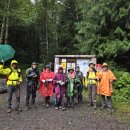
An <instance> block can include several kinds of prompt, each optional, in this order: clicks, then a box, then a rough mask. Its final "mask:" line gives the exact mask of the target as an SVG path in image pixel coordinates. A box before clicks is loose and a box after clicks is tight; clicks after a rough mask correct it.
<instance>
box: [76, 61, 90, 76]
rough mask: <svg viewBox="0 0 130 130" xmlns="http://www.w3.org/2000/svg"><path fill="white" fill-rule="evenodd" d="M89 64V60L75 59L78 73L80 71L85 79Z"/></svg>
mask: <svg viewBox="0 0 130 130" xmlns="http://www.w3.org/2000/svg"><path fill="white" fill-rule="evenodd" d="M89 63H90V59H77V66H79V67H80V71H82V73H83V76H84V77H86V74H87V70H88V68H89V66H88V65H89Z"/></svg>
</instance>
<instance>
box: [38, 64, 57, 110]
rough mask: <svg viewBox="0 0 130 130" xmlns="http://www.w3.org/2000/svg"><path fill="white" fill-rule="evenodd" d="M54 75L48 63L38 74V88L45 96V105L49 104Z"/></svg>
mask: <svg viewBox="0 0 130 130" xmlns="http://www.w3.org/2000/svg"><path fill="white" fill-rule="evenodd" d="M54 77H55V75H54V73H53V72H52V71H51V68H50V65H46V67H45V69H43V72H42V73H41V75H40V88H39V92H40V93H41V94H42V96H43V97H45V106H46V108H48V107H49V106H50V97H51V96H52V95H53V89H54V87H53V79H54Z"/></svg>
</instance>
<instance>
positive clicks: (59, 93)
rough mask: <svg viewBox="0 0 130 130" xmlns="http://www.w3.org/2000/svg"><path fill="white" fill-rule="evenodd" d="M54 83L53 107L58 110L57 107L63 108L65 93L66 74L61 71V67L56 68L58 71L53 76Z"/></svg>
mask: <svg viewBox="0 0 130 130" xmlns="http://www.w3.org/2000/svg"><path fill="white" fill-rule="evenodd" d="M53 83H54V89H55V94H56V97H55V100H56V102H55V109H56V110H58V109H59V108H62V110H65V109H66V108H65V102H64V99H65V94H66V88H65V84H66V75H65V74H64V73H63V67H61V66H60V67H59V68H58V72H57V73H56V75H55V78H54V80H53Z"/></svg>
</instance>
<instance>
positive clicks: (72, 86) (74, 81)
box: [66, 68, 81, 107]
mask: <svg viewBox="0 0 130 130" xmlns="http://www.w3.org/2000/svg"><path fill="white" fill-rule="evenodd" d="M80 84H81V81H80V79H79V78H78V77H76V75H75V72H74V69H73V68H70V69H68V74H67V93H66V96H67V106H68V107H73V106H74V97H75V96H76V95H77V92H78V85H80Z"/></svg>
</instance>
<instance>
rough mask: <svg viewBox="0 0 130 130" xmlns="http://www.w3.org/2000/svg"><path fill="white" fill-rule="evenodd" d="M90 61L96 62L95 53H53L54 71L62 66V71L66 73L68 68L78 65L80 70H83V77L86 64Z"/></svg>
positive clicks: (86, 67) (86, 68)
mask: <svg viewBox="0 0 130 130" xmlns="http://www.w3.org/2000/svg"><path fill="white" fill-rule="evenodd" d="M90 62H93V63H95V64H96V56H95V55H55V63H54V71H55V73H56V72H57V71H58V67H59V66H62V67H63V69H64V73H68V69H69V68H74V69H75V68H76V66H79V67H80V71H82V72H83V75H84V77H85V76H86V73H87V70H88V67H89V66H88V65H89V63H90Z"/></svg>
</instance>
